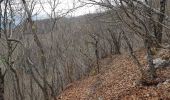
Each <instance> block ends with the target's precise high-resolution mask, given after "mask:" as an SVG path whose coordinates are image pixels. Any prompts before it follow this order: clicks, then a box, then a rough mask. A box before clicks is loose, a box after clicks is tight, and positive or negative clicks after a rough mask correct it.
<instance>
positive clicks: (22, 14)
mask: <svg viewBox="0 0 170 100" xmlns="http://www.w3.org/2000/svg"><path fill="white" fill-rule="evenodd" d="M66 1H67V0H66ZM44 2H45V3H44ZM62 2H64V0H0V69H1V73H0V100H57V96H58V95H59V94H60V93H62V91H64V90H65V89H66V88H67V85H68V84H69V83H72V82H74V81H76V80H81V79H83V78H84V77H88V75H89V73H90V72H91V71H94V72H93V73H95V74H97V73H100V69H101V68H102V66H101V64H100V60H101V59H104V58H106V57H108V56H112V55H122V54H126V53H128V54H129V55H131V57H132V58H133V60H134V63H135V64H136V66H138V68H139V70H140V72H141V74H142V77H141V80H140V82H141V84H151V85H152V84H154V83H155V82H157V81H156V76H157V75H156V68H155V67H154V66H155V65H154V64H153V56H154V53H155V51H156V50H157V49H160V48H164V49H170V48H168V46H169V45H170V33H169V32H170V18H169V16H170V1H169V0H73V1H72V2H71V4H70V5H72V6H71V8H70V9H60V10H58V7H60V4H61V3H62ZM37 5H38V7H39V9H40V10H36V9H35V8H36V7H37ZM47 5H48V6H49V7H50V9H49V11H48V12H46V6H47ZM84 6H96V8H98V10H96V12H95V13H89V14H84V15H80V16H74V15H72V13H74V12H75V11H76V10H78V9H81V8H82V7H84ZM35 10H36V11H35ZM41 11H43V12H45V14H46V15H47V16H48V17H46V18H43V19H41V16H40V17H39V16H38V14H39V13H41ZM35 12H36V13H35ZM140 48H144V49H145V52H146V55H147V59H146V62H147V64H148V67H149V68H148V69H147V70H143V69H142V66H143V65H142V64H141V63H140V61H139V60H138V57H137V56H136V55H135V53H134V51H136V50H138V49H140ZM168 59H169V58H168ZM169 61H170V59H169ZM169 63H170V62H169ZM85 84H86V83H85Z"/></svg>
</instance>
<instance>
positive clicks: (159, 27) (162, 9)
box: [155, 0, 166, 43]
mask: <svg viewBox="0 0 170 100" xmlns="http://www.w3.org/2000/svg"><path fill="white" fill-rule="evenodd" d="M165 10H166V0H160V12H161V14H160V15H159V17H158V24H157V28H156V33H155V37H156V39H157V41H158V42H159V43H161V42H162V31H163V26H162V24H163V23H164V20H165Z"/></svg>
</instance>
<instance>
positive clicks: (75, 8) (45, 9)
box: [33, 0, 99, 19]
mask: <svg viewBox="0 0 170 100" xmlns="http://www.w3.org/2000/svg"><path fill="white" fill-rule="evenodd" d="M54 1H55V0H38V1H37V2H36V4H35V7H34V11H33V15H36V16H35V17H34V18H37V19H45V18H48V17H50V16H60V15H63V14H65V13H66V12H68V11H70V9H71V12H70V13H68V15H67V17H70V16H80V15H84V14H88V13H95V12H96V11H97V10H98V9H99V7H98V6H94V5H86V6H82V5H83V4H82V3H80V2H79V1H78V0H56V2H55V3H54ZM54 8H55V9H54ZM54 12H55V15H54Z"/></svg>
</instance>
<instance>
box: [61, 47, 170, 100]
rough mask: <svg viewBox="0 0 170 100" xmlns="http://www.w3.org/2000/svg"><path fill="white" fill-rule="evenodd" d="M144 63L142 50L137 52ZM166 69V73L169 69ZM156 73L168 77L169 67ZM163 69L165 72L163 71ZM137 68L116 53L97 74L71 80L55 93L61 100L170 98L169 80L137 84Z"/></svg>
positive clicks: (146, 99)
mask: <svg viewBox="0 0 170 100" xmlns="http://www.w3.org/2000/svg"><path fill="white" fill-rule="evenodd" d="M137 55H138V58H139V60H140V61H141V63H142V64H143V65H145V64H146V62H145V54H144V50H141V51H138V52H137ZM168 72H169V73H168ZM158 73H159V76H161V77H165V76H166V78H170V69H169V68H166V69H161V70H158ZM162 73H164V74H162ZM139 78H140V72H139V70H138V68H137V66H136V65H135V64H134V63H133V60H132V58H131V57H130V56H129V55H127V54H126V55H116V56H114V57H112V62H111V63H110V64H109V65H107V66H102V70H101V72H100V74H98V75H95V76H90V77H89V78H86V79H84V80H81V81H77V82H75V83H72V84H70V85H69V86H68V87H67V88H66V90H65V91H64V92H63V93H62V94H61V95H60V96H59V97H58V99H60V100H161V99H162V100H170V97H169V99H168V93H169V94H170V91H169V90H170V89H168V88H170V84H169V82H168V81H166V83H165V82H164V83H160V84H159V85H158V86H152V87H145V86H136V84H137V82H138V81H137V80H138V79H139Z"/></svg>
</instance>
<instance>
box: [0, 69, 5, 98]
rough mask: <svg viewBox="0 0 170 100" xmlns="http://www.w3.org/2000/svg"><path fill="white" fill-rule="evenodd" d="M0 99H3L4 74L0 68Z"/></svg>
mask: <svg viewBox="0 0 170 100" xmlns="http://www.w3.org/2000/svg"><path fill="white" fill-rule="evenodd" d="M0 100H4V75H3V74H2V72H1V68H0Z"/></svg>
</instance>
